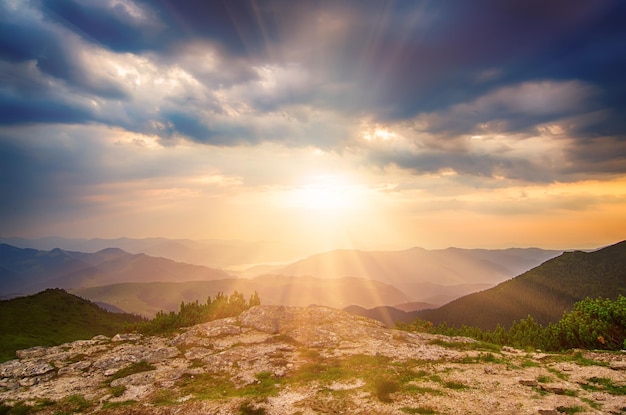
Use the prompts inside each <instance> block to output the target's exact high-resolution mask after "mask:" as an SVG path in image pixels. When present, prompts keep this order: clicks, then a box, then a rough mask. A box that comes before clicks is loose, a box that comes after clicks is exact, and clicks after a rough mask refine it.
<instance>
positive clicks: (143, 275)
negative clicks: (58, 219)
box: [0, 244, 230, 295]
mask: <svg viewBox="0 0 626 415" xmlns="http://www.w3.org/2000/svg"><path fill="white" fill-rule="evenodd" d="M228 277H230V275H229V274H227V273H226V272H224V271H221V270H217V269H212V268H207V267H204V266H199V265H190V264H185V263H181V262H175V261H172V260H170V259H166V258H157V257H151V256H148V255H145V254H130V253H128V252H125V251H123V250H121V249H118V248H106V249H103V250H101V251H98V252H96V253H84V252H73V251H65V250H62V249H59V248H55V249H53V250H51V251H40V250H36V249H28V248H27V249H21V248H17V247H14V246H11V245H7V244H0V294H3V295H7V294H11V293H25V294H31V293H35V292H37V291H41V290H43V289H46V288H81V287H94V286H99V285H106V284H115V283H121V282H153V281H195V280H202V281H207V280H215V279H223V278H228Z"/></svg>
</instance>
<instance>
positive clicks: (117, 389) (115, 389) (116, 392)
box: [110, 385, 126, 398]
mask: <svg viewBox="0 0 626 415" xmlns="http://www.w3.org/2000/svg"><path fill="white" fill-rule="evenodd" d="M110 391H111V395H113V396H114V397H116V398H119V397H120V396H122V395H123V394H124V392H126V386H124V385H117V386H111V387H110Z"/></svg>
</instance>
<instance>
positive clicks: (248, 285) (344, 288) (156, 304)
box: [72, 275, 408, 316]
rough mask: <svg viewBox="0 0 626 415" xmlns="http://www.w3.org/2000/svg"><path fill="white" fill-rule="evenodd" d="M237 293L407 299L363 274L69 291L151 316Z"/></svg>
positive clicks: (294, 299)
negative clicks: (361, 276) (329, 277)
mask: <svg viewBox="0 0 626 415" xmlns="http://www.w3.org/2000/svg"><path fill="white" fill-rule="evenodd" d="M235 290H237V291H239V292H241V293H243V294H244V295H245V296H246V297H247V296H249V295H251V294H252V293H254V292H255V291H256V292H257V293H258V294H259V296H260V297H261V299H262V301H263V304H271V305H288V306H308V305H311V304H317V305H324V306H329V307H335V308H343V307H346V306H348V305H352V304H356V305H359V306H362V307H365V308H371V307H376V306H381V305H385V304H397V303H402V302H406V301H407V299H408V297H407V296H406V295H405V294H404V293H402V292H401V291H400V290H398V289H397V288H395V287H392V286H390V285H388V284H384V283H381V282H378V281H371V280H366V279H362V278H353V277H346V278H336V279H325V278H316V277H287V276H282V275H267V276H263V277H258V278H253V279H247V278H239V279H235V278H231V279H222V280H213V281H188V282H177V283H174V282H155V283H122V284H112V285H106V286H102V287H91V288H81V289H75V290H72V292H73V293H75V294H76V295H79V296H81V297H84V298H88V299H90V300H91V301H95V302H102V303H107V304H111V305H113V306H115V307H118V308H120V309H123V310H124V311H126V312H130V313H136V314H141V315H145V316H152V315H154V314H155V313H156V312H158V311H160V310H165V311H176V310H178V307H179V305H180V303H181V301H184V302H192V301H196V300H198V301H200V302H204V301H206V299H207V297H208V296H211V297H215V295H216V294H217V293H218V292H222V293H232V292H233V291H235Z"/></svg>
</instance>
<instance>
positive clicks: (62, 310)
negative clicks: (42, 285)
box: [0, 290, 138, 361]
mask: <svg viewBox="0 0 626 415" xmlns="http://www.w3.org/2000/svg"><path fill="white" fill-rule="evenodd" d="M0 315H1V316H2V318H0V361H4V360H8V359H13V358H15V350H19V349H25V348H28V347H32V346H41V345H44V346H51V345H56V344H61V343H65V342H69V341H73V340H79V339H90V338H92V337H93V336H95V335H98V334H104V335H108V336H112V335H114V334H116V333H118V332H121V331H122V330H123V327H124V325H125V324H126V323H129V322H132V321H138V318H137V317H136V316H132V315H129V314H119V313H115V314H114V313H110V312H108V311H105V310H104V309H102V308H100V307H98V306H97V305H96V304H93V303H91V302H89V301H87V300H84V299H82V298H78V297H76V296H74V295H71V294H68V293H67V292H65V291H63V290H46V291H43V292H40V293H38V294H35V295H32V296H28V297H20V298H14V299H12V300H6V301H0Z"/></svg>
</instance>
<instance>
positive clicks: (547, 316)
mask: <svg viewBox="0 0 626 415" xmlns="http://www.w3.org/2000/svg"><path fill="white" fill-rule="evenodd" d="M620 294H621V295H626V241H624V242H620V243H618V244H615V245H612V246H609V247H606V248H603V249H600V250H598V251H595V252H578V251H577V252H567V253H564V254H563V255H561V256H559V257H557V258H554V259H551V260H549V261H547V262H545V263H543V264H542V265H540V266H538V267H536V268H534V269H532V270H530V271H528V272H525V273H524V274H522V275H520V276H518V277H516V278H513V279H512V280H509V281H506V282H504V283H502V284H499V285H497V286H496V287H494V288H491V289H488V290H485V291H481V292H478V293H475V294H471V295H468V296H465V297H462V298H459V299H457V300H455V301H452V302H451V303H449V304H446V305H445V306H443V307H440V308H438V309H436V310H429V311H425V312H423V313H421V315H420V317H421V318H423V319H425V320H429V321H432V322H433V323H436V324H439V323H443V322H446V323H447V324H448V325H451V326H460V325H468V326H475V327H480V328H482V329H488V330H491V329H493V328H495V326H496V325H497V324H498V323H499V324H501V325H503V326H505V327H508V326H510V325H511V324H512V323H513V321H515V320H521V319H524V318H526V317H527V316H528V315H529V314H530V315H532V316H533V317H534V319H535V320H536V321H537V322H538V323H541V324H546V323H549V322H556V321H558V320H559V319H560V318H561V317H562V315H563V312H564V311H567V310H571V308H572V306H573V305H574V303H576V302H577V301H580V300H582V299H584V298H586V297H591V298H596V297H602V298H610V299H616V298H617V297H618V295H620Z"/></svg>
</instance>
